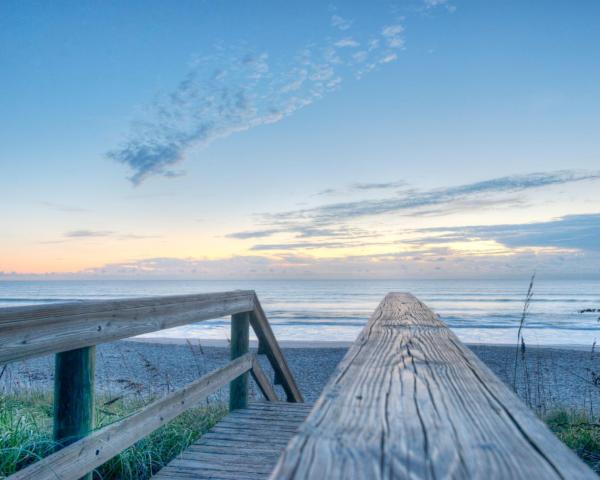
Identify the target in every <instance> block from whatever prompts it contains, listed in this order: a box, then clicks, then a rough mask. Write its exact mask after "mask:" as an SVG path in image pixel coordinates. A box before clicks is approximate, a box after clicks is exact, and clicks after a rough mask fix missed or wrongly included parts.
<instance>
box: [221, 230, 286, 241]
mask: <svg viewBox="0 0 600 480" xmlns="http://www.w3.org/2000/svg"><path fill="white" fill-rule="evenodd" d="M279 231H280V230H279V229H277V228H270V229H267V230H248V231H244V232H234V233H230V234H228V235H225V236H226V237H227V238H237V239H239V240H245V239H248V238H263V237H270V236H271V235H274V234H275V233H278V232H279Z"/></svg>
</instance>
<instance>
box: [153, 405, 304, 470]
mask: <svg viewBox="0 0 600 480" xmlns="http://www.w3.org/2000/svg"><path fill="white" fill-rule="evenodd" d="M311 406H312V405H308V404H306V403H285V402H257V403H250V404H249V405H248V407H247V408H245V409H241V410H235V411H233V412H232V413H230V414H229V415H227V416H226V417H225V418H224V419H223V420H221V421H220V422H219V423H218V424H217V425H215V426H214V427H213V428H212V429H211V430H210V431H209V432H208V433H206V434H204V435H202V437H200V439H199V440H198V441H197V442H196V443H194V444H193V445H192V446H190V447H189V448H188V449H187V450H186V451H185V452H183V453H182V454H181V455H179V456H178V457H177V458H175V459H174V460H173V461H172V462H171V463H169V465H167V466H166V467H165V468H163V469H162V470H161V471H160V472H158V474H157V475H155V476H154V477H153V478H156V479H163V480H177V479H181V480H183V479H186V480H187V479H191V478H194V479H214V480H217V479H218V480H231V479H242V478H244V479H248V480H255V479H259V478H260V479H264V478H268V477H269V474H270V473H271V471H272V470H273V467H275V464H276V463H277V459H278V458H279V456H280V455H281V452H282V451H283V449H284V448H285V446H286V445H287V443H288V441H289V440H290V439H291V438H292V436H293V435H294V433H295V432H296V430H297V429H298V426H299V425H300V424H301V423H302V422H303V421H304V419H305V418H306V416H307V415H308V413H309V412H310V409H311Z"/></svg>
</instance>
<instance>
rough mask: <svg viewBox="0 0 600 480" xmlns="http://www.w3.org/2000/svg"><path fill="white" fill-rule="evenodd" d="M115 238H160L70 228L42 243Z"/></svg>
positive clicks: (157, 236) (156, 236)
mask: <svg viewBox="0 0 600 480" xmlns="http://www.w3.org/2000/svg"><path fill="white" fill-rule="evenodd" d="M106 237H111V238H116V239H118V240H145V239H148V238H161V237H160V236H159V235H140V234H134V233H117V232H113V231H112V230H87V229H80V230H70V231H68V232H65V233H64V238H63V239H61V240H50V241H45V242H42V243H62V242H64V241H66V240H71V239H81V238H83V239H85V238H106Z"/></svg>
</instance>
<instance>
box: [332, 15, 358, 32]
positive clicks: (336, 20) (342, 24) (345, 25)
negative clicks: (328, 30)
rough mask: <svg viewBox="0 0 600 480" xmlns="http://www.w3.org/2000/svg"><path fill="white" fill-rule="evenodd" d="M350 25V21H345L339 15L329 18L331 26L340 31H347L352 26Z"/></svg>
mask: <svg viewBox="0 0 600 480" xmlns="http://www.w3.org/2000/svg"><path fill="white" fill-rule="evenodd" d="M352 23H353V22H352V20H347V19H345V18H343V17H340V16H339V15H333V16H332V17H331V26H332V27H335V28H338V29H339V30H342V31H344V30H348V29H349V28H350V27H351V26H352Z"/></svg>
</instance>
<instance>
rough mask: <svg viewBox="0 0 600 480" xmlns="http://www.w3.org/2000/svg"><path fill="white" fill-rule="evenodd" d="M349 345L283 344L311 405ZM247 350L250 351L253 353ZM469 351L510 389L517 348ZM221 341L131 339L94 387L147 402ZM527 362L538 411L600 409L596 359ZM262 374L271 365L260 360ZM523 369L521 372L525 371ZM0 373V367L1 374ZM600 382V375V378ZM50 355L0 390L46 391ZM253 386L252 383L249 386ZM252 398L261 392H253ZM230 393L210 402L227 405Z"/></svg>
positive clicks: (201, 369) (189, 372)
mask: <svg viewBox="0 0 600 480" xmlns="http://www.w3.org/2000/svg"><path fill="white" fill-rule="evenodd" d="M348 346H349V343H347V342H311V343H310V344H309V343H307V342H281V347H282V350H283V352H284V355H285V357H286V359H287V361H288V364H289V366H290V369H291V370H292V372H293V373H294V376H295V378H296V380H297V383H298V386H299V388H300V391H301V392H302V394H303V395H304V397H305V400H306V401H308V402H314V401H315V400H316V399H317V398H318V396H319V395H320V393H321V391H322V389H323V387H324V385H325V383H326V382H327V380H328V379H329V377H330V376H331V374H332V373H333V371H334V369H335V367H336V365H337V364H338V363H339V362H340V360H341V359H342V358H343V357H344V355H345V353H346V351H347V349H348ZM255 347H256V346H255V345H252V348H255ZM469 348H471V350H472V351H473V352H474V353H475V354H476V355H477V356H478V357H479V358H480V359H481V360H482V361H483V362H484V363H485V364H487V365H488V367H489V368H490V369H491V370H492V371H493V372H494V373H495V374H496V375H498V376H499V377H500V379H502V380H503V381H504V382H505V383H507V384H508V385H509V386H511V388H512V385H513V377H514V364H515V353H516V352H515V348H514V347H513V346H505V345H469ZM228 357H229V349H228V346H227V344H226V342H225V341H214V340H213V341H210V340H191V341H190V342H189V343H188V342H187V341H185V340H180V339H156V338H152V339H148V338H145V339H139V338H138V339H134V340H128V341H119V342H114V343H110V344H105V345H100V346H98V347H97V365H96V385H97V390H98V392H99V394H100V395H104V396H108V397H110V398H112V397H115V396H120V395H126V396H129V395H130V396H141V397H143V398H150V397H152V396H157V395H162V394H164V393H166V392H168V391H172V390H174V389H177V388H180V387H182V386H183V385H185V384H187V383H189V382H191V381H193V380H195V379H197V378H198V377H199V376H201V375H203V374H204V373H206V372H209V371H211V370H213V369H215V368H218V367H219V366H222V365H224V364H225V363H227V361H228ZM525 359H526V361H525V363H523V361H522V359H521V354H520V353H519V362H518V369H517V391H518V394H519V396H520V397H521V398H522V399H523V400H525V401H526V402H527V403H528V404H529V405H531V406H532V407H534V408H537V409H540V410H552V409H554V408H557V407H563V406H566V407H572V408H576V409H586V410H589V409H590V408H594V409H595V408H597V407H598V408H600V388H599V386H597V385H594V380H595V379H596V377H597V375H599V376H600V356H598V357H597V358H596V357H595V356H593V355H591V352H590V349H589V348H587V349H586V348H582V347H576V346H573V347H565V346H554V347H528V348H527V351H526V355H525ZM261 363H262V365H263V367H264V369H265V370H266V371H269V372H270V367H269V365H268V363H267V362H266V361H265V359H261ZM524 365H526V368H524ZM0 371H1V369H0ZM599 378H600V377H599ZM598 382H600V380H598ZM52 383H53V357H52V356H47V357H42V358H37V359H31V360H27V361H24V362H17V363H14V364H9V365H8V366H7V368H6V370H5V371H4V373H3V375H2V378H1V379H0V389H1V390H2V391H4V392H5V393H8V392H16V391H22V390H36V391H38V390H42V391H43V390H50V389H51V388H52ZM251 384H252V382H251ZM251 394H252V395H258V393H257V392H256V389H255V388H254V387H252V391H251ZM226 396H227V389H226V388H225V389H223V391H222V392H219V393H218V394H216V395H215V396H213V399H220V400H224V399H225V398H226Z"/></svg>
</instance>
